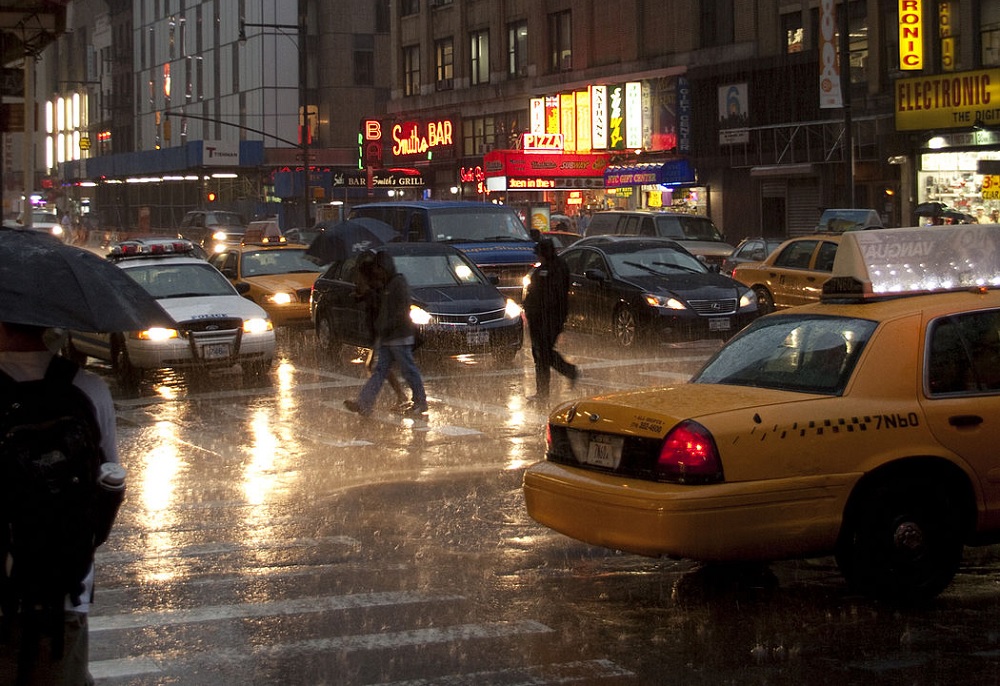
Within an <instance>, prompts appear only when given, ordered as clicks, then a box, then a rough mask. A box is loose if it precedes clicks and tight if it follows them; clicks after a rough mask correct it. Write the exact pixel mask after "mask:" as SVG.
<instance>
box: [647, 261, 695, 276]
mask: <svg viewBox="0 0 1000 686" xmlns="http://www.w3.org/2000/svg"><path fill="white" fill-rule="evenodd" d="M653 264H655V265H657V266H659V267H670V268H671V269H680V270H681V271H685V272H691V273H692V274H704V273H705V272H703V271H702V270H700V269H695V268H694V267H685V266H684V265H683V264H671V263H670V262H654V263H653Z"/></svg>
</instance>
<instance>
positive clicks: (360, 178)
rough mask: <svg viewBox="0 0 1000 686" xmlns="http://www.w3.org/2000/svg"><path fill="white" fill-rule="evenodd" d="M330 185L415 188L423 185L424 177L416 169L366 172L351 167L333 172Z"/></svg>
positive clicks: (372, 170)
mask: <svg viewBox="0 0 1000 686" xmlns="http://www.w3.org/2000/svg"><path fill="white" fill-rule="evenodd" d="M369 176H370V177H371V178H369ZM330 185H331V186H332V187H333V188H416V187H422V186H423V185H424V177H423V175H422V174H421V173H420V172H419V171H418V170H416V169H402V168H390V169H371V170H369V172H368V173H366V172H365V171H364V170H360V169H351V170H347V171H337V172H334V173H333V175H332V177H331V181H330Z"/></svg>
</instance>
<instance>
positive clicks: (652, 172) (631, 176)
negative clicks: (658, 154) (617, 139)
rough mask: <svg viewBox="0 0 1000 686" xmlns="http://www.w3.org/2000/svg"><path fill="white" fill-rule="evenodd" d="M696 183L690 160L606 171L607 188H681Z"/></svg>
mask: <svg viewBox="0 0 1000 686" xmlns="http://www.w3.org/2000/svg"><path fill="white" fill-rule="evenodd" d="M694 182H695V177H694V167H692V166H691V163H690V162H689V161H688V160H671V161H669V162H645V163H642V164H632V165H628V166H617V165H612V166H609V167H608V168H607V169H605V170H604V187H605V188H622V187H624V186H653V185H661V186H681V185H685V184H691V183H694Z"/></svg>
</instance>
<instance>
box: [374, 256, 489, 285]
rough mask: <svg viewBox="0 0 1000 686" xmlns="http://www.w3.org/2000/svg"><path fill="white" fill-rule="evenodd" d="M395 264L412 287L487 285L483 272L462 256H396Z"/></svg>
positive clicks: (394, 258)
mask: <svg viewBox="0 0 1000 686" xmlns="http://www.w3.org/2000/svg"><path fill="white" fill-rule="evenodd" d="M393 262H394V264H395V265H396V271H398V272H399V273H400V274H402V275H403V276H405V277H406V281H407V283H408V284H409V285H410V287H417V288H422V287H427V286H464V285H469V284H484V283H487V282H486V279H485V278H484V277H483V275H482V272H480V271H479V270H478V269H476V268H475V267H473V266H472V265H471V264H470V263H469V262H468V261H466V260H465V259H463V258H462V256H461V255H396V256H394V257H393Z"/></svg>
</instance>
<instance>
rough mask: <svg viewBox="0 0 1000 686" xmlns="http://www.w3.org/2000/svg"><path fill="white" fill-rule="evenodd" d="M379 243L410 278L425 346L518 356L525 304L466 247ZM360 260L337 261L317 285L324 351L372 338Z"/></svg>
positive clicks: (413, 312)
mask: <svg viewBox="0 0 1000 686" xmlns="http://www.w3.org/2000/svg"><path fill="white" fill-rule="evenodd" d="M376 250H377V251H384V252H386V253H388V254H389V255H391V256H392V259H393V262H394V263H395V265H396V270H397V271H398V272H399V273H401V274H402V275H403V276H405V277H406V280H407V282H408V283H409V285H410V294H411V297H412V305H411V308H410V317H411V319H412V320H413V323H414V324H415V325H416V326H417V327H418V329H419V331H420V336H421V339H422V340H423V343H422V344H421V350H423V351H426V352H434V353H438V354H443V355H460V354H482V353H489V354H492V355H493V357H494V358H495V359H496V360H497V361H498V362H499V363H501V364H509V363H510V362H511V361H513V359H514V357H515V355H516V354H517V351H518V350H520V349H521V345H522V341H523V338H524V335H523V324H522V316H521V307H520V305H518V304H517V303H516V302H515V301H514V300H513V299H511V298H508V297H506V296H504V295H503V294H502V293H500V291H499V290H497V287H496V285H495V284H494V283H493V279H491V278H489V277H487V276H486V275H485V274H484V273H483V272H482V270H480V269H479V267H477V266H476V264H475V263H474V262H472V260H470V259H469V258H468V256H466V255H465V253H463V252H462V251H460V250H458V249H457V248H455V247H453V246H450V245H446V244H443V243H389V244H386V245H384V246H381V247H379V248H377V249H376ZM356 264H357V256H352V257H349V258H347V259H345V260H340V261H338V262H334V263H333V264H331V265H330V266H329V267H328V268H327V270H326V271H325V272H324V273H323V274H322V275H321V276H320V277H319V278H318V279H317V280H316V283H315V285H314V286H313V292H312V300H311V313H312V321H313V324H314V325H315V327H316V335H317V338H318V340H319V345H320V347H321V348H323V349H325V350H331V351H332V350H334V349H335V348H336V347H338V346H340V345H348V346H357V347H371V345H372V341H371V339H370V331H369V326H368V323H367V319H366V313H365V311H364V307H363V303H362V302H361V301H359V300H358V298H356V297H354V290H355V271H356Z"/></svg>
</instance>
